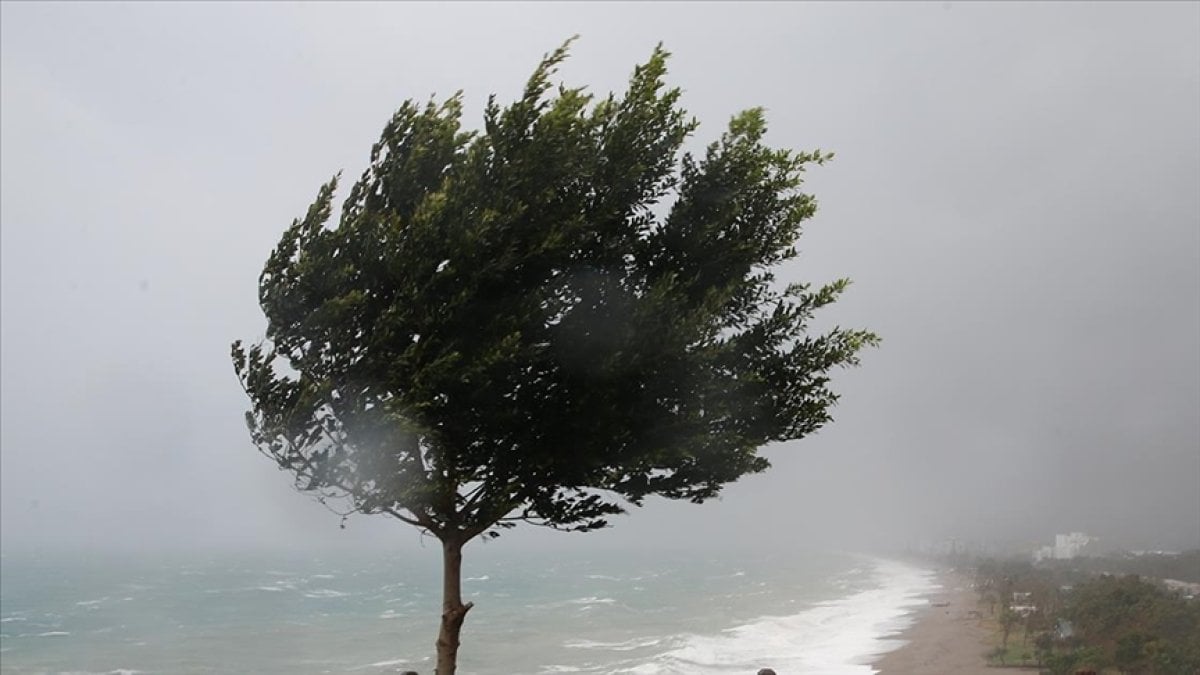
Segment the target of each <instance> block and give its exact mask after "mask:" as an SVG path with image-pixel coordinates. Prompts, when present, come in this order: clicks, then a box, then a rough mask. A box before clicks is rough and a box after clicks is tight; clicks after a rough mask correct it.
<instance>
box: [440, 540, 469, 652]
mask: <svg viewBox="0 0 1200 675" xmlns="http://www.w3.org/2000/svg"><path fill="white" fill-rule="evenodd" d="M462 547H463V542H461V541H459V540H457V539H446V540H445V541H443V542H442V626H441V629H440V630H439V631H438V638H437V670H436V671H434V672H435V673H436V675H454V671H455V670H456V669H457V668H458V634H459V632H461V631H462V625H463V619H465V618H466V617H467V612H468V611H470V609H471V607H472V606H473V605H472V603H469V602H468V603H467V604H465V605H464V604H463V601H462Z"/></svg>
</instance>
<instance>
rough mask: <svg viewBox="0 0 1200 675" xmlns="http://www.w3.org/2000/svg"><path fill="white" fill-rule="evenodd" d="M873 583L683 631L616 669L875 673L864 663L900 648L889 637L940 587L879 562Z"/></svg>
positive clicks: (694, 673) (679, 673)
mask: <svg viewBox="0 0 1200 675" xmlns="http://www.w3.org/2000/svg"><path fill="white" fill-rule="evenodd" d="M873 576H874V580H875V583H876V587H875V588H872V589H869V590H864V591H860V592H857V593H853V594H850V595H848V596H845V597H842V598H839V599H837V600H831V601H828V602H823V603H819V604H817V605H815V606H812V607H810V608H808V609H806V610H804V611H802V612H800V613H798V614H794V615H791V616H766V617H761V618H759V619H755V620H753V621H750V622H747V623H745V624H742V625H739V626H734V627H732V628H729V629H726V630H724V631H722V632H721V633H719V634H715V635H713V634H709V635H697V634H689V635H682V636H679V637H678V639H676V640H672V643H673V646H672V647H671V648H670V649H667V650H665V651H663V652H661V653H660V654H658V655H657V656H654V657H652V658H650V659H649V660H642V662H641V663H638V664H637V665H631V666H630V667H628V668H625V669H620V668H618V669H616V670H611V671H609V672H610V673H612V674H613V675H616V674H618V673H619V674H624V675H716V674H718V673H729V672H732V671H745V672H754V671H755V670H756V669H758V668H766V667H770V668H774V669H775V670H777V671H779V672H789V673H796V674H800V673H820V674H821V675H871V674H872V673H874V669H872V668H871V667H870V666H868V665H864V662H865V661H867V660H869V659H870V658H871V657H873V656H876V655H878V654H881V653H884V652H886V651H889V650H890V649H893V648H895V647H896V646H898V641H896V640H892V639H889V637H888V636H890V635H893V634H894V633H895V632H897V631H899V630H901V629H903V628H904V627H906V626H907V624H908V623H909V622H911V614H912V612H913V611H914V610H915V609H916V607H918V606H919V605H921V604H922V603H923V598H925V597H926V596H927V595H928V594H929V593H930V592H932V591H933V590H934V589H935V588H936V584H935V583H934V582H933V579H932V574H931V573H930V572H929V571H927V570H922V569H918V568H914V567H910V566H908V565H904V564H901V563H897V562H892V561H885V560H880V561H877V564H876V566H875V572H874V575H873Z"/></svg>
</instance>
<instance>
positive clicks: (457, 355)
mask: <svg viewBox="0 0 1200 675" xmlns="http://www.w3.org/2000/svg"><path fill="white" fill-rule="evenodd" d="M568 45H569V41H568V43H567V44H564V45H563V46H562V47H561V48H559V49H558V50H556V51H554V52H553V53H551V54H550V55H548V56H547V57H546V58H545V59H544V60H543V61H542V62H541V64H540V65H539V66H538V67H537V69H536V70H535V71H534V73H533V75H532V77H531V78H530V79H529V81H528V84H527V85H526V86H525V89H524V92H523V95H522V96H521V97H520V98H519V99H518V100H516V101H515V102H514V103H512V104H511V105H508V106H507V107H501V106H500V105H498V104H497V103H496V101H495V97H494V96H493V97H492V98H491V99H489V101H488V103H487V106H486V108H485V112H484V124H483V129H482V130H481V131H479V132H468V131H464V130H463V129H462V127H461V125H460V118H461V114H462V99H461V95H456V96H453V97H451V98H449V99H448V100H445V101H444V102H442V103H440V104H439V103H436V102H432V101H431V102H429V103H427V104H425V105H418V104H415V103H413V102H412V101H409V102H406V103H404V104H403V105H402V106H401V107H400V109H399V110H398V111H397V112H396V113H395V115H394V116H393V117H392V118H391V120H390V121H388V123H387V124H386V125H385V127H384V130H383V134H382V137H381V139H380V141H379V142H378V143H376V144H375V146H374V147H373V148H372V150H371V155H370V164H369V166H368V168H367V169H366V171H365V172H364V173H363V174H362V177H361V178H360V179H359V180H358V181H357V182H356V183H355V184H354V185H353V186H352V187H351V188H350V190H349V193H348V196H347V197H346V199H345V202H344V203H343V205H342V209H341V216H340V219H339V220H338V221H337V224H336V226H332V225H329V224H328V221H329V219H330V216H331V213H332V210H333V207H332V203H333V197H334V193H335V191H336V188H337V185H338V177H337V176H335V177H334V178H333V179H332V180H331V181H330V182H329V183H327V184H326V185H324V186H322V187H321V189H320V190H319V192H318V194H317V199H316V201H315V202H314V203H313V204H312V205H311V206H310V207H309V209H308V212H307V215H305V216H304V217H303V218H300V219H297V220H295V221H294V222H293V223H292V225H291V226H290V227H289V228H287V230H286V232H285V233H284V234H283V237H282V239H281V240H280V242H279V244H278V246H277V247H276V248H275V250H274V251H273V252H272V253H271V255H270V257H269V258H268V260H267V263H266V265H265V267H264V269H263V272H262V276H261V277H260V281H259V300H260V304H261V306H262V310H263V312H264V314H265V315H266V318H267V333H266V340H265V341H263V342H262V343H259V344H256V345H252V346H246V345H243V344H242V343H241V342H237V343H234V345H233V350H232V351H233V353H232V356H233V362H234V366H235V370H236V372H237V375H238V378H239V379H240V381H241V384H242V386H243V387H244V389H245V391H246V393H247V394H248V395H249V398H250V401H251V404H252V409H251V410H250V412H248V413H247V415H246V421H247V424H248V426H249V428H250V433H251V437H252V440H253V441H254V443H255V444H256V445H257V447H258V448H259V449H260V450H261V451H262V452H263V453H264V454H266V455H267V456H268V457H270V458H271V459H272V460H274V461H275V462H277V463H278V465H279V466H280V467H281V468H282V469H286V470H287V471H290V472H292V473H293V474H295V479H296V485H297V487H298V488H299V489H301V490H303V491H308V492H312V493H314V494H316V495H317V496H318V498H319V499H321V500H326V503H330V504H332V503H334V502H329V501H327V500H333V499H338V500H341V501H340V502H336V503H340V504H343V505H344V506H343V507H341V508H343V509H344V510H343V511H341V512H342V513H349V512H359V513H368V514H369V513H385V514H389V515H391V516H394V517H396V518H398V519H399V520H401V521H403V522H405V523H408V524H410V525H413V526H416V527H418V528H421V529H422V530H423V531H425V532H427V533H429V534H431V535H432V536H434V537H436V538H437V539H439V540H440V541H441V543H442V549H443V563H444V567H443V572H444V585H443V605H442V607H443V609H442V618H441V627H440V631H439V634H438V639H437V672H438V673H439V675H451V674H452V673H454V672H455V668H456V663H457V652H458V645H459V634H460V630H461V627H462V624H463V619H464V617H465V616H466V614H467V612H468V610H470V608H471V603H464V602H463V598H462V593H461V589H460V576H461V563H462V549H463V546H464V544H466V543H467V542H468V541H471V540H473V539H475V538H476V537H493V536H498V534H499V533H500V531H501V530H503V529H504V528H508V527H511V526H513V525H514V524H515V523H517V522H521V521H524V522H529V523H534V524H538V525H544V526H548V527H552V528H557V529H562V530H575V531H587V530H594V529H597V528H601V527H604V526H606V525H607V524H608V522H607V518H608V517H610V516H612V515H614V514H618V513H622V512H623V511H624V510H625V508H626V507H627V506H629V505H641V504H642V502H643V500H645V499H646V498H647V497H648V496H651V495H661V496H663V497H667V498H671V499H687V500H690V501H692V502H696V503H700V502H703V501H705V500H707V499H710V498H712V497H714V496H716V495H717V494H718V493H719V492H720V490H721V488H722V486H724V485H725V484H727V483H729V482H731V481H734V480H736V479H737V478H739V477H740V476H743V475H746V474H750V473H755V472H760V471H763V470H765V469H766V468H767V467H768V462H767V460H766V459H765V458H763V457H761V456H759V455H758V449H759V448H760V447H762V446H764V445H765V444H768V443H774V442H780V441H787V440H791V439H798V438H801V437H804V436H806V435H808V434H810V433H812V432H814V431H815V430H817V429H818V428H820V427H821V426H822V425H824V424H825V423H826V422H828V421H829V420H830V415H829V408H830V407H831V406H832V405H833V404H834V403H835V402H836V400H837V396H836V394H834V393H833V392H832V391H831V390H830V388H829V386H828V385H829V372H830V371H831V370H832V369H833V368H835V367H838V366H843V365H852V364H856V363H857V354H858V352H859V351H860V349H862V348H863V347H864V346H867V345H872V344H874V343H875V342H876V338H875V336H874V335H872V334H871V333H869V332H865V331H860V330H844V329H840V328H834V329H832V330H828V331H826V332H823V333H813V332H810V331H809V329H808V322H809V319H810V318H811V316H812V315H813V312H814V311H815V310H817V309H819V308H820V307H822V306H825V305H828V304H830V303H832V302H834V300H835V299H836V298H837V297H838V296H839V294H840V293H841V292H842V291H843V290H844V289H845V288H846V285H847V283H848V282H847V281H845V280H839V281H835V282H833V283H830V284H828V285H825V286H822V287H812V286H810V285H805V284H788V285H784V284H781V283H779V282H778V281H777V280H776V277H775V273H774V271H775V270H776V269H777V268H778V266H779V265H780V264H782V263H785V262H787V261H789V260H791V259H793V258H794V257H795V256H796V248H795V243H796V240H797V237H798V236H799V232H800V224H801V222H802V221H804V220H806V219H807V218H809V217H810V216H812V215H813V213H814V211H815V208H816V203H815V201H814V199H813V198H812V197H811V196H810V195H808V194H804V193H802V192H800V191H799V188H800V186H801V178H802V173H803V171H804V170H805V167H806V165H808V164H813V163H815V164H821V163H823V162H824V161H826V160H827V159H829V158H830V157H831V155H829V154H825V153H822V152H820V151H816V152H792V151H788V150H777V149H771V148H769V147H767V146H766V145H765V144H764V141H763V138H764V135H765V133H766V124H765V121H764V116H763V112H762V110H761V109H750V110H747V111H745V112H743V113H741V114H738V115H736V116H735V117H734V118H733V119H732V121H731V122H730V123H729V127H728V129H727V130H726V131H725V132H724V133H723V134H722V135H721V136H720V138H719V139H718V140H717V141H715V142H713V143H712V144H711V145H709V146H708V147H707V149H706V150H705V151H704V153H703V155H702V156H700V157H696V156H693V155H692V154H690V153H683V152H682V146H683V144H684V142H685V140H686V139H687V138H688V137H689V136H690V135H691V134H692V133H693V131H694V130H695V129H696V127H697V124H696V122H695V121H694V120H692V119H690V118H689V117H688V116H687V115H686V113H685V112H684V111H683V110H682V109H680V107H679V106H678V99H679V95H680V92H679V90H678V89H675V88H667V87H665V86H664V84H663V77H664V75H665V72H666V70H665V64H666V60H667V57H668V54H667V52H665V51H664V50H663V49H662V48H661V46H660V47H659V48H657V49H656V50H655V51H654V53H653V54H652V56H651V57H650V59H649V60H648V61H647V62H646V63H644V64H642V65H640V66H638V67H637V68H636V69H635V70H634V72H633V75H632V77H631V79H630V82H629V87H628V90H627V91H626V92H625V93H624V95H623V96H620V97H617V96H615V95H613V94H610V95H608V96H607V97H605V98H603V99H599V100H594V99H593V98H592V97H591V96H590V95H589V94H587V93H586V92H585V91H584V89H582V88H566V87H563V86H561V85H560V86H558V87H557V88H554V87H552V86H551V82H550V79H551V77H552V76H553V75H554V73H555V71H556V67H557V66H558V64H559V63H560V62H562V60H563V59H564V58H565V57H566V55H567V47H568ZM668 202H670V203H669V206H668Z"/></svg>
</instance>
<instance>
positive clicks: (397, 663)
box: [350, 659, 427, 670]
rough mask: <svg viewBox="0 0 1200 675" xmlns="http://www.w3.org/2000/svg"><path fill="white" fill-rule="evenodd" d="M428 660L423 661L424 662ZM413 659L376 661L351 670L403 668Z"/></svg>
mask: <svg viewBox="0 0 1200 675" xmlns="http://www.w3.org/2000/svg"><path fill="white" fill-rule="evenodd" d="M424 660H427V659H422V661H424ZM412 662H413V661H412V659H389V660H387V661H376V662H375V663H368V664H366V665H362V666H355V667H353V668H351V669H350V670H366V669H368V668H387V667H390V666H403V665H407V664H410V663H412Z"/></svg>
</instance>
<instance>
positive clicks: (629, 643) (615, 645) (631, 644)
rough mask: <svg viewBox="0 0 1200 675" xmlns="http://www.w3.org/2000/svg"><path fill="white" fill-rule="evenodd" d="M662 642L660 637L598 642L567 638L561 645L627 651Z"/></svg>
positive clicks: (571, 647)
mask: <svg viewBox="0 0 1200 675" xmlns="http://www.w3.org/2000/svg"><path fill="white" fill-rule="evenodd" d="M658 644H662V638H634V639H632V640H625V641H624V642H598V641H596V640H567V641H566V642H564V643H563V646H564V647H566V648H568V649H600V650H605V651H617V652H628V651H633V650H634V649H642V648H644V647H653V646H655V645H658Z"/></svg>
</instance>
